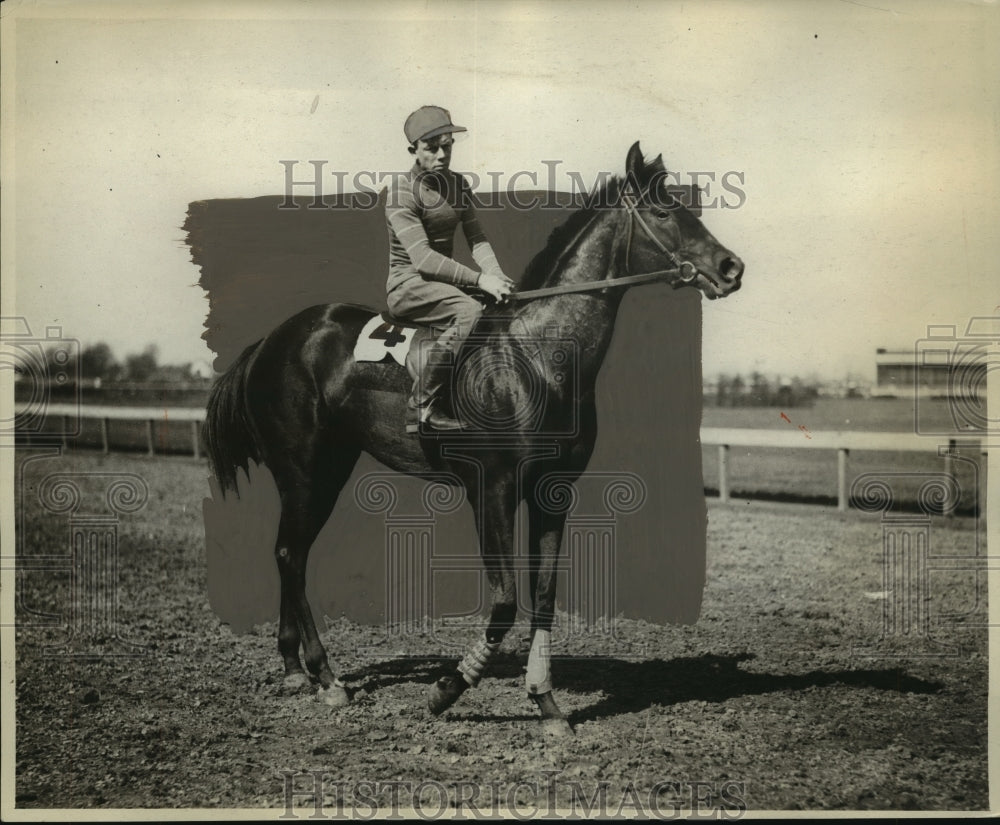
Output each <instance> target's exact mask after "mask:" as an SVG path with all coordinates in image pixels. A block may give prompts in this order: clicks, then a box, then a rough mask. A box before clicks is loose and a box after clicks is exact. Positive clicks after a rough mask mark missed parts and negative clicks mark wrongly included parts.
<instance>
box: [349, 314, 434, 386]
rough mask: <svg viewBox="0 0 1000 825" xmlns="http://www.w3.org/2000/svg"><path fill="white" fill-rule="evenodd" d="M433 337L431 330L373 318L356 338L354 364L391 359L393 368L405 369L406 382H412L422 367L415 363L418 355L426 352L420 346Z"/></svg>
mask: <svg viewBox="0 0 1000 825" xmlns="http://www.w3.org/2000/svg"><path fill="white" fill-rule="evenodd" d="M433 337H434V330H433V329H431V328H430V327H427V326H423V325H416V324H412V323H409V322H407V321H401V320H400V319H399V318H396V317H394V316H392V315H390V314H389V313H388V312H382V313H381V314H379V315H373V316H372V318H371V320H370V321H368V323H367V324H365V326H364V329H362V330H361V334H360V335H358V340H357V343H356V344H355V345H354V360H355V361H384V360H385V358H386V356H391V357H392V359H393V360H394V361H395V362H396V363H397V364H399V365H400V366H402V367H406V368H407V370H408V371H409V373H410V378H412V379H413V380H416V378H417V375H418V374H419V371H420V367H421V366H422V365H421V364H420V363H418V361H419V359H420V355H421V354H422V353H423V352H424V351H425V350H426V349H427V347H426V346H420V344H421V342H423V341H426V340H428V339H430V338H433ZM414 344H416V345H417V346H414Z"/></svg>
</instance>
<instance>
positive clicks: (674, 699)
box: [16, 454, 987, 815]
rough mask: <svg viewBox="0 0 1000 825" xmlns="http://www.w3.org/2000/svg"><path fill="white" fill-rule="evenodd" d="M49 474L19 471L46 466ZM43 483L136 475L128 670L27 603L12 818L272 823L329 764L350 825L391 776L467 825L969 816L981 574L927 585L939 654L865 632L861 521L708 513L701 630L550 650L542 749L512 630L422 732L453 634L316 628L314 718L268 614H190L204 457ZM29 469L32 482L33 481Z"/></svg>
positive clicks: (942, 532)
mask: <svg viewBox="0 0 1000 825" xmlns="http://www.w3.org/2000/svg"><path fill="white" fill-rule="evenodd" d="M52 464H53V462H51V461H49V462H41V463H40V464H39V465H38V466H39V467H40V468H42V467H43V465H44V471H45V472H52V469H53V468H52ZM58 469H65V470H73V471H77V472H79V471H95V470H103V471H117V472H122V471H124V472H133V473H138V474H140V475H142V476H143V477H145V478H146V479H147V480H148V482H149V485H150V489H151V498H150V502H149V504H148V505H147V507H146V509H144V510H143V511H141V512H139V513H137V514H136V515H134V516H131V517H129V518H127V519H126V520H124V521H123V523H122V526H121V528H120V533H119V542H120V548H121V552H120V560H121V570H120V572H119V581H120V593H121V595H120V616H119V618H120V626H121V627H122V628H123V636H124V637H125V638H127V639H128V640H129V641H130V642H133V643H135V644H137V645H139V646H141V648H142V650H141V653H142V655H140V656H138V657H131V658H117V659H115V658H98V659H75V658H72V657H67V656H51V655H44V653H43V647H44V646H45V645H48V644H59V643H62V642H64V641H65V640H66V638H67V633H66V628H65V626H60V625H59V624H58V623H57V624H56V625H54V626H48V627H46V626H43V625H42V624H41V620H40V619H38V618H37V617H32V616H30V615H28V614H27V613H25V612H24V611H23V610H22V612H21V613H20V614H19V621H20V626H19V628H18V633H17V643H18V644H17V651H16V656H17V789H16V790H17V800H18V805H19V806H23V807H27V808H47V807H91V806H100V807H109V808H127V807H170V808H186V807H271V808H276V809H277V810H276V811H275V812H274V813H275V814H278V813H281V811H282V810H283V808H284V805H285V801H284V796H283V790H284V787H285V784H286V782H289V783H290V784H291V786H292V787H293V789H294V790H295V791H296V793H297V796H296V797H295V799H296V802H297V804H300V805H309V804H311V803H310V800H309V794H308V787H309V786H310V783H311V782H312V779H311V777H309V776H308V775H306V774H302V773H299V772H301V771H307V770H314V771H325V772H326V777H325V781H326V783H327V784H326V785H325V789H326V792H327V794H326V806H327V807H326V808H325V809H324V812H325V813H327V814H330V815H333V814H335V813H336V812H337V797H338V794H340V793H343V792H344V789H346V792H347V794H348V797H349V800H348V804H350V797H351V796H352V795H353V797H354V801H355V804H356V805H357V806H359V807H357V808H356V810H357V812H359V813H361V814H362V815H364V814H367V813H369V812H370V811H371V808H372V807H373V805H374V804H378V805H380V806H384V807H382V808H381V812H382V813H383V814H385V813H391V812H392V805H393V802H392V799H393V793H396V794H398V796H397V799H399V800H402V801H401V802H400V803H399V804H400V806H401V807H407V806H408V804H407V803H408V802H409V797H407V796H406V794H407V793H408V792H409V791H408V790H406V787H407V786H405V785H404V786H396V790H395V791H393V786H391V785H388V784H386V783H391V782H393V781H400V782H403V783H409V786H408V787H409V788H411V789H412V788H417V787H418V786H419V791H420V793H421V794H422V801H421V800H417V801H416V803H415V804H421V805H422V806H423V807H422V810H423V811H425V812H426V813H428V814H433V813H435V812H437V811H438V810H439V808H440V805H439V799H438V794H439V793H441V792H442V789H443V792H445V793H446V794H447V795H448V797H449V799H448V801H447V802H446V804H453V803H454V801H455V797H456V795H457V796H458V797H459V798H464V799H466V800H468V799H471V798H472V795H473V790H474V789H478V790H479V795H478V797H476V798H475V801H473V802H472V803H471V805H472V807H473V808H477V809H478V810H480V811H483V812H485V813H489V812H490V811H491V804H492V802H493V801H495V800H496V799H497V798H502V799H503V800H504V804H505V805H508V804H516V805H518V806H520V807H518V808H517V809H515V810H514V812H515V813H517V812H521V813H522V814H525V813H530V812H531V811H532V805H534V806H535V807H536V809H537V810H538V811H539V812H540V813H545V812H546V810H547V806H548V805H549V803H550V799H549V796H548V794H549V793H550V792H551V793H552V794H554V800H555V802H556V804H557V806H558V807H567V808H568V807H570V806H572V805H576V809H577V812H580V810H581V808H580V801H581V794H582V798H583V799H585V800H586V801H588V802H589V801H590V800H591V799H592V798H593V797H594V795H595V793H597V792H598V791H600V789H601V787H602V786H601V785H600V784H599V783H601V782H605V783H607V785H606V786H604V788H605V796H604V798H605V799H606V800H607V801H606V813H608V814H610V815H614V814H615V813H617V812H618V810H619V808H620V807H621V806H622V803H623V802H624V809H623V813H625V814H635V813H636V812H638V813H644V812H645V813H651V814H654V815H655V813H656V811H653V810H650V809H649V804H650V789H651V788H654V786H656V785H657V783H671V782H672V783H675V784H673V785H669V784H667V785H664V784H661V785H660V786H659V788H657V791H659V795H656V794H654V800H653V801H654V802H655V803H656V804H657V805H658V809H659V811H660V813H662V814H663V815H670V813H671V811H672V809H673V806H674V805H677V804H682V805H687V804H690V803H691V801H692V800H697V799H699V798H700V799H702V800H703V802H701V803H698V804H700V806H701V808H702V810H707V809H709V808H711V807H713V806H715V805H719V804H726V805H728V812H729V813H730V815H736V814H737V813H738V812H739V809H740V807H741V805H744V806H745V807H746V808H748V809H750V810H783V809H809V808H814V809H835V810H858V809H897V810H914V809H916V810H947V809H955V810H976V809H979V810H982V809H984V808H985V807H986V806H987V775H986V768H987V762H986V751H987V738H986V737H987V729H986V699H987V659H986V632H985V629H983V628H982V627H976V626H975V625H977V624H978V625H981V624H983V623H985V617H986V613H985V575H984V574H983V575H982V576H981V580H980V581H979V582H978V585H979V587H980V589H981V590H982V593H981V595H980V598H979V600H978V602H977V600H976V597H975V596H976V594H975V589H976V584H977V580H976V576H975V574H973V573H970V572H968V571H964V572H963V571H959V572H947V573H946V572H937V571H936V572H934V573H933V575H932V576H931V578H930V604H931V610H932V618H936V617H939V616H940V615H942V614H943V613H946V612H947V613H964V614H966V615H964V616H963V617H961V618H954V619H950V620H949V621H948V624H947V625H945V626H936V627H935V628H934V631H933V635H934V637H935V640H936V642H937V646H935V645H933V644H918V643H917V642H916V641H915V640H914V638H913V636H912V635H911V636H909V637H905V638H902V637H896V636H893V635H890V636H889V637H886V638H883V639H881V641H880V636H882V632H881V610H882V605H883V603H884V597H885V594H884V593H880V591H882V590H883V585H882V572H881V570H882V525H881V524H880V522H879V518H878V516H874V515H864V514H860V513H848V514H844V515H839V514H837V513H836V512H835V511H832V510H831V509H829V508H822V507H814V506H805V505H782V504H764V503H753V504H747V503H731V504H729V505H719V504H717V503H715V502H711V503H710V506H709V518H710V524H709V542H708V549H709V568H708V583H707V586H706V590H705V596H704V606H703V610H702V615H701V618H700V620H699V621H698V623H697V624H696V625H693V626H684V627H659V626H653V625H650V624H648V623H643V622H638V621H625V620H620V621H619V622H618V623H617V625H616V634H617V640H616V639H612V638H610V637H609V636H606V635H601V634H591V635H590V636H571V637H570V639H569V640H568V641H567V642H566V643H565V644H564V645H563V646H562V647H561V648H560V649H559V651H558V652H559V653H560V654H561V655H567V654H568V655H569V656H570V657H571V658H568V659H566V660H558V661H556V662H555V665H554V678H555V682H556V689H557V691H558V697H559V701H560V702H561V704H562V706H563V709H564V710H565V711H567V712H568V713H569V714H570V718H571V722H572V723H573V725H574V727H575V729H576V736H575V737H573V738H572V739H569V740H565V741H553V740H549V739H545V738H543V737H542V736H541V735H540V733H539V730H538V728H537V724H536V722H535V719H534V711H533V708H532V706H531V704H530V703H529V702H528V700H527V699H526V697H525V695H524V690H523V677H522V672H523V671H522V667H523V664H524V662H525V658H526V655H527V628H526V626H525V625H521V624H519V625H518V626H517V627H516V628H515V630H514V632H513V633H511V634H510V636H509V637H508V639H507V640H506V642H505V643H504V647H503V655H502V656H501V659H500V661H499V663H498V665H497V666H496V667H495V668H494V670H493V671H492V673H491V675H490V677H488V678H487V679H485V680H484V682H483V684H482V685H481V686H480V687H479V688H478V689H476V690H473V691H469V692H467V693H466V695H465V696H464V697H463V698H462V700H461V701H460V703H459V704H458V705H456V706H455V708H454V709H453V710H451V711H449V712H448V713H446V714H445V716H444V717H442V718H440V719H435V718H432V717H430V716H429V714H428V713H427V711H426V710H425V708H424V694H425V690H426V685H427V683H429V682H430V681H432V679H433V678H434V676H435V674H436V673H437V672H438V670H439V669H440V667H441V662H440V661H439V660H438V659H435V658H433V657H430V656H428V655H427V653H428V651H431V650H434V649H436V648H437V647H438V646H439V644H440V642H442V641H444V642H447V641H452V642H457V643H464V642H465V641H467V640H471V639H473V638H474V637H475V633H476V631H475V630H474V629H472V628H471V627H458V628H448V629H446V630H440V631H438V632H437V634H438V635H437V636H436V639H437V641H435V640H432V639H430V638H429V637H427V636H426V635H424V636H419V635H418V636H411V637H402V638H393V639H391V640H386V639H385V630H384V629H383V628H371V627H359V626H355V625H352V624H350V623H347V622H344V621H338V622H333V623H330V624H329V625H328V627H327V629H326V631H325V632H324V633H323V638H324V641H325V643H326V645H327V649H328V650H329V651H330V653H331V657H332V658H333V660H334V662H335V664H334V668H335V671H336V672H337V673H338V675H339V676H341V678H343V679H344V681H345V682H346V684H347V687H348V690H349V691H351V692H352V693H353V694H354V702H353V704H352V705H351V706H349V707H347V708H345V709H342V710H339V711H335V710H332V709H330V708H328V707H326V706H324V705H322V704H321V703H319V702H317V701H316V700H315V698H314V697H313V696H312V695H311V694H310V693H308V692H306V693H294V694H292V693H287V692H286V691H285V690H284V689H283V688H282V686H281V672H280V662H279V659H278V656H277V652H276V648H275V640H274V633H275V624H273V623H272V624H271V625H269V626H264V627H260V628H258V630H257V632H256V633H254V634H251V635H247V636H234V635H233V634H232V633H231V632H230V631H229V630H228V628H227V627H225V626H222V625H220V623H219V622H218V620H217V619H216V618H215V616H214V615H213V613H212V612H211V610H210V608H209V606H208V603H207V598H206V595H205V559H204V548H203V533H202V527H201V518H200V508H201V499H202V497H203V495H204V493H205V490H204V476H205V470H204V467H203V465H202V464H200V463H197V462H195V461H193V460H187V459H156V460H153V461H150V460H147V459H143V458H130V457H121V456H117V457H110V458H102V457H100V456H96V455H89V454H81V455H77V456H70V457H68V458H66V459H60V464H59V467H58ZM41 473H42V470H41V469H39V470H37V471H33V470H31V469H29V470H28V473H27V480H28V483H29V486H32V487H33V485H35V484H37V482H38V480H39V478H40V476H41ZM27 492H28V493H29V495H30V494H32V493H33V489H29V490H28V491H27ZM32 512H33V511H31V510H30V508H29V512H28V518H27V520H26V523H25V525H24V535H25V539H26V544H25V552H26V554H27V555H29V556H30V555H31V554H38V553H43V552H48V553H64V552H66V540H67V539H66V536H67V533H66V522H65V520H62V519H59V518H53V517H52V516H44V517H43V516H39V515H32ZM930 536H931V541H932V546H933V550H934V552H935V553H944V554H948V553H950V554H963V555H965V554H968V553H970V552H972V551H973V549H974V543H975V540H976V530H975V522H974V521H973V520H972V519H968V518H962V519H954V520H950V521H946V520H943V519H936V520H934V521H933V522H932V523H931V527H930ZM980 538H981V537H980ZM659 574H660V575H669V571H659ZM22 580H23V599H22V606H23V607H24V608H27V609H30V610H33V611H43V612H44V611H48V612H50V613H55V614H60V613H63V611H65V610H66V609H67V607H66V605H67V600H68V593H69V585H68V575H65V574H55V575H54V574H51V573H44V572H40V571H28V572H25V573H24V574H23V576H22ZM85 642H87V640H76V641H74V642H71V643H70V648H69V650H70V652H72V651H73V650H75V651H77V652H86V651H92V650H93V647H92V645H90V644H89V642H88V643H86V644H85ZM369 645H370V646H371V647H372V651H370V652H369V653H367V654H366V653H364V652H363V651H361V650H360V648H363V647H365V646H369ZM859 647H868V648H872V647H874V648H875V652H876V654H877V655H875V656H869V655H864V656H862V655H859V654H858V651H857V648H859ZM942 651H945V652H949V653H951V654H953V655H950V656H947V657H942V656H941V655H940V654H941V653H942ZM920 653H923V654H926V653H930V654H935V655H930V656H926V655H923V656H921V655H916V654H920ZM400 654H403V655H400ZM405 654H410V656H409V657H408V656H407V655H405ZM554 771H558V773H553V772H554ZM282 772H288V773H284V774H283V773H282ZM340 780H343V781H344V782H346V783H347V784H346V785H341V786H339V787H338V786H337V785H336V782H337V781H340ZM358 782H361V783H362V784H361V785H357V784H356V783H358ZM365 783H370V784H365ZM436 783H441V784H440V785H438V784H436ZM518 783H522V784H520V785H519V784H518ZM699 783H703V784H699ZM399 787H403V789H404V790H403V791H402V792H401V791H400V790H399ZM630 789H634V792H633V791H632V790H630ZM536 790H537V795H536ZM720 796H721V799H720ZM598 797H599V794H598ZM598 805H599V799H598ZM637 808H638V811H637V810H636V809H637ZM503 810H507V811H509V810H510V808H509V807H507V808H503V807H502V808H501V811H503Z"/></svg>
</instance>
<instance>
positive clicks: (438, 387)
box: [406, 333, 464, 433]
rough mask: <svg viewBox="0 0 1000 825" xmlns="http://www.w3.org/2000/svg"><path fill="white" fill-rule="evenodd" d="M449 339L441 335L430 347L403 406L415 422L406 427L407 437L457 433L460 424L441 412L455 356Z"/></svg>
mask: <svg viewBox="0 0 1000 825" xmlns="http://www.w3.org/2000/svg"><path fill="white" fill-rule="evenodd" d="M453 337H454V336H453V335H448V333H445V334H444V335H442V336H441V338H439V339H438V340H437V341H435V342H434V344H433V345H432V346H431V348H430V351H429V352H428V353H427V359H426V361H425V362H424V365H423V367H422V368H421V370H420V375H419V376H418V377H417V380H416V381H414V382H413V393H412V395H411V396H410V400H409V402H408V404H407V406H408V407H409V410H408V417H409V416H411V415H412V411H415V418H416V422H413V421H412V420H411V421H410V422H409V423H407V425H406V431H407V432H408V433H415V432H419V431H420V430H428V429H429V430H438V431H449V430H460V429H462V428H463V427H464V425H463V424H462V422H461V421H458V420H457V419H455V418H452V417H451V416H449V415H447V414H446V413H444V412H442V411H441V402H442V396H443V394H444V391H445V389H446V388H448V387H449V385H450V384H451V379H452V376H453V375H454V371H455V355H454V348H453V347H452V341H451V339H452V338H453Z"/></svg>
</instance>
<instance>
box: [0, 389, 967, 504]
mask: <svg viewBox="0 0 1000 825" xmlns="http://www.w3.org/2000/svg"><path fill="white" fill-rule="evenodd" d="M15 411H16V412H18V413H21V412H25V411H27V405H24V404H17V405H15ZM45 415H46V417H47V418H53V417H60V416H61V417H62V421H63V426H62V428H61V433H62V434H63V435H62V436H61V438H62V443H63V446H68V442H69V440H70V438H72V436H67V435H66V433H68V432H69V431H70V422H71V421H73V420H75V419H77V418H79V419H90V420H93V419H96V420H99V421H100V422H101V447H102V449H103V451H104V452H105V453H108V452H110V451H111V444H110V439H109V437H108V430H109V424H110V422H111V421H132V422H135V421H144V422H145V424H146V451H147V454H148V455H155V452H156V444H155V440H154V437H153V428H154V426H155V425H156V424H163V423H168V424H169V423H187V424H188V426H189V427H190V431H191V452H192V454H193V455H194V457H195V458H199V457H200V456H201V424H202V422H204V420H205V410H204V409H202V408H200V407H171V408H162V407H114V406H94V405H86V406H76V405H73V404H49V405H47V406H46V407H45ZM38 435H39V436H40V437H41V436H43V435H44V434H43V433H39V434H38ZM29 437H30V436H29ZM49 437H50V438H51V436H49ZM701 443H702V445H703V446H706V447H712V446H714V447H716V448H717V450H718V461H719V498H720V500H721V501H729V498H730V487H729V475H730V473H729V452H730V449H731V448H732V447H751V448H753V447H757V448H772V449H773V448H777V449H794V450H825V451H828V452H836V454H837V509H838V510H841V511H844V510H847V508H848V504H849V486H850V481H849V478H848V472H847V467H848V458H849V456H850V453H851V451H852V450H857V451H861V450H866V451H873V452H915V453H925V454H931V455H938V454H939V452H940V451H941V450H940V448H945V447H947V451H946V452H944V471H945V473H947V474H949V475H953V459H952V455H953V454H954V453H955V451H956V450H957V449H958V447H976V448H980V447H981V441H980V439H979V438H977V437H969V438H935V437H930V436H926V435H917V434H915V433H888V432H887V433H880V432H850V431H846V432H839V431H838V432H824V431H819V432H815V431H814V432H812V433H810V437H809V438H808V439H806V438H803V436H802V433H799V432H788V431H783V430H750V429H743V428H740V427H725V428H723V427H702V429H701Z"/></svg>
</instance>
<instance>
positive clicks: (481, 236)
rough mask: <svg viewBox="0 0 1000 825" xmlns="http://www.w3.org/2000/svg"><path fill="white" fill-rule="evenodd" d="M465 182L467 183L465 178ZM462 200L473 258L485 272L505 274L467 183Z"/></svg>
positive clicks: (464, 219)
mask: <svg viewBox="0 0 1000 825" xmlns="http://www.w3.org/2000/svg"><path fill="white" fill-rule="evenodd" d="M463 184H465V182H464V180H463ZM462 202H463V204H464V208H463V209H462V213H461V219H462V232H463V233H464V234H465V240H466V241H467V242H468V244H469V249H471V250H472V257H473V259H475V261H476V263H477V264H479V268H480V269H481V270H482V271H483V272H490V273H495V274H499V275H503V270H502V269H501V268H500V263H499V261H497V256H496V253H494V251H493V247H492V246H490V242H489V241H488V240H487V239H486V233H485V232H483V227H482V225H481V224H480V223H479V217H478V216H477V215H476V209H475V206H474V205H473V203H472V193H471V191H470V190H469V189H468V185H467V184H465V185H464V186H463V191H462Z"/></svg>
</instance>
